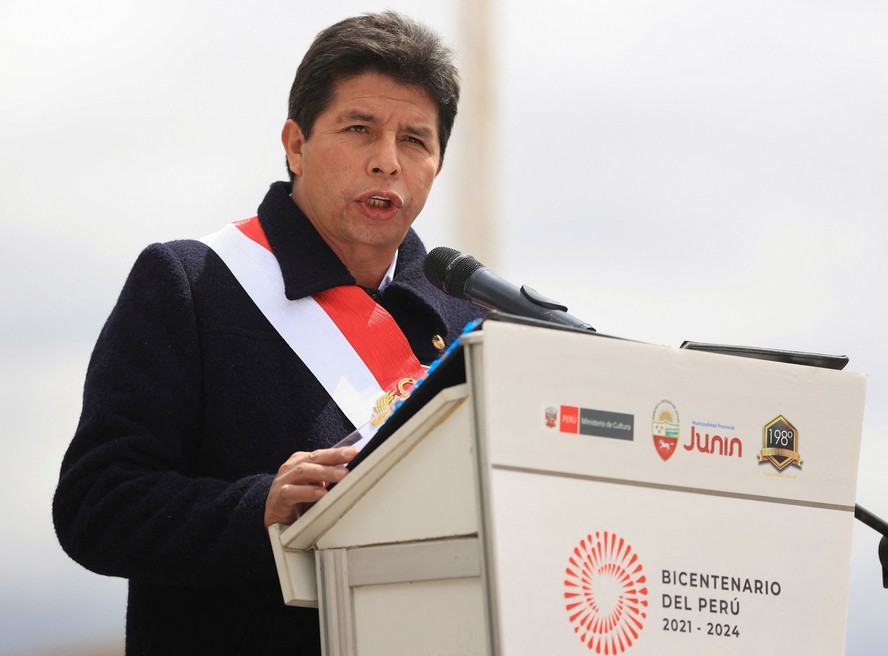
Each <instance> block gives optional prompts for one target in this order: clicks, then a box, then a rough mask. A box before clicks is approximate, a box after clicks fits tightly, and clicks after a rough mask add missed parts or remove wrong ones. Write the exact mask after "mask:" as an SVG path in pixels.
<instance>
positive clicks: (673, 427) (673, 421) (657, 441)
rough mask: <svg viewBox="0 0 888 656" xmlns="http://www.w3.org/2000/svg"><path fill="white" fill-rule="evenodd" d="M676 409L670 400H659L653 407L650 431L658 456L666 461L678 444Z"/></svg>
mask: <svg viewBox="0 0 888 656" xmlns="http://www.w3.org/2000/svg"><path fill="white" fill-rule="evenodd" d="M678 429H679V425H678V410H676V409H675V406H674V405H673V404H672V403H671V402H670V401H665V400H664V401H660V402H659V403H658V404H657V407H656V408H654V417H653V421H652V432H653V436H654V448H656V449H657V453H658V454H660V457H661V458H662V459H663V460H664V461H666V460H669V458H671V457H672V454H673V453H675V447H676V445H677V444H678Z"/></svg>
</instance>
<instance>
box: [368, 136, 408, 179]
mask: <svg viewBox="0 0 888 656" xmlns="http://www.w3.org/2000/svg"><path fill="white" fill-rule="evenodd" d="M368 168H369V169H370V173H371V174H372V175H379V174H380V173H381V174H383V175H396V174H398V173H399V172H400V171H401V163H400V160H399V158H398V143H397V140H396V139H395V138H394V137H388V136H386V137H382V138H380V139H378V140H377V141H376V143H374V144H373V150H372V152H371V154H370V160H369V162H368Z"/></svg>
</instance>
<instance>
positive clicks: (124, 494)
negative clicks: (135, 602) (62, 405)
mask: <svg viewBox="0 0 888 656" xmlns="http://www.w3.org/2000/svg"><path fill="white" fill-rule="evenodd" d="M202 416H203V406H202V373H201V354H200V340H199V326H198V319H197V317H196V315H195V311H194V303H193V298H192V288H191V283H190V281H189V276H188V275H186V269H185V266H184V265H183V263H182V260H181V259H180V258H179V257H178V256H177V255H176V254H175V252H174V249H172V248H171V247H170V246H168V245H160V244H155V245H153V246H149V247H148V248H147V249H145V251H143V253H142V254H141V255H140V257H139V258H138V260H137V262H136V264H135V265H134V267H133V270H132V272H131V273H130V275H129V277H128V279H127V281H126V283H125V285H124V288H123V291H122V292H121V295H120V298H119V300H118V302H117V305H116V306H115V308H114V310H113V311H112V313H111V315H110V317H109V319H108V321H107V323H106V324H105V326H104V328H103V330H102V333H101V335H100V336H99V339H98V342H97V344H96V347H95V350H94V352H93V355H92V358H91V361H90V365H89V368H88V371H87V377H86V382H85V385H84V398H83V412H82V415H81V418H80V423H79V425H78V427H77V431H76V433H75V435H74V438H73V440H72V442H71V445H70V446H69V448H68V451H67V453H66V455H65V457H64V460H63V462H62V468H61V475H60V478H59V484H58V487H57V489H56V493H55V498H54V501H53V520H54V522H55V527H56V532H57V534H58V537H59V541H60V542H61V544H62V547H63V548H64V549H65V551H66V552H67V553H68V554H69V555H70V556H71V557H72V558H73V559H74V560H76V561H78V562H79V563H80V564H82V565H83V566H85V567H87V568H88V569H91V570H93V571H95V572H98V573H100V574H106V575H112V576H122V577H126V578H130V579H139V580H144V581H148V582H151V583H155V584H162V585H176V586H184V587H213V586H221V585H233V584H235V585H236V584H244V583H252V582H257V581H259V580H267V579H271V578H274V577H275V576H276V575H275V570H274V561H273V556H272V553H271V547H270V542H269V539H268V535H267V533H266V531H265V528H264V525H263V513H264V507H265V498H266V496H267V494H268V490H269V487H270V485H271V481H272V478H273V477H272V475H270V474H257V475H255V476H249V477H246V478H243V479H241V480H236V481H223V480H218V479H214V478H208V477H201V476H197V475H195V474H194V473H193V472H194V470H195V459H196V457H197V454H198V450H199V448H200V442H201V440H202V439H205V437H204V436H203V431H202Z"/></svg>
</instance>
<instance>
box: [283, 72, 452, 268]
mask: <svg viewBox="0 0 888 656" xmlns="http://www.w3.org/2000/svg"><path fill="white" fill-rule="evenodd" d="M283 141H284V146H285V148H286V149H287V160H288V162H289V165H290V170H292V171H293V173H294V174H295V175H296V182H295V183H294V185H293V200H295V201H296V204H297V205H298V206H299V208H300V209H301V210H302V211H303V212H304V213H305V215H306V216H307V217H308V218H309V220H310V221H311V222H312V224H313V225H314V226H315V228H316V229H317V230H318V232H319V233H320V234H321V236H322V237H323V238H324V240H325V241H326V242H327V243H328V244H329V245H330V247H331V248H332V249H333V251H334V252H335V253H336V254H337V255H339V257H340V259H342V260H343V262H345V264H346V265H347V266H349V265H351V264H352V263H353V262H354V261H355V258H358V259H359V260H360V258H366V257H368V256H370V257H383V256H385V255H386V254H388V255H387V256H388V257H389V259H390V258H391V255H393V254H394V251H395V249H397V247H398V246H399V245H400V243H401V241H402V240H403V239H404V235H405V234H406V233H407V229H408V228H409V227H410V225H411V224H412V223H413V220H414V219H415V218H416V216H417V215H418V214H419V212H420V210H422V208H423V205H425V201H426V198H427V197H428V194H429V191H430V189H431V187H432V182H433V181H434V180H435V176H436V175H437V174H438V171H439V169H440V164H439V159H440V145H439V143H438V107H437V105H436V104H435V103H434V102H433V101H432V99H431V98H430V97H429V96H428V95H427V94H426V93H425V92H424V91H423V90H421V89H419V88H418V87H413V86H408V85H403V84H400V83H398V82H395V81H394V80H393V79H392V78H390V77H388V76H386V75H380V74H377V73H364V74H361V75H358V76H355V77H350V78H346V79H343V80H340V81H339V82H338V83H337V84H336V86H335V88H334V94H333V99H332V100H331V102H330V104H329V105H328V106H327V108H326V109H325V110H324V111H323V112H322V113H321V114H320V115H319V116H318V117H317V119H316V120H315V124H314V126H313V128H312V132H311V137H310V138H308V139H305V138H304V135H303V133H302V130H301V129H300V127H299V126H298V125H297V124H296V123H294V122H293V121H287V124H286V125H285V126H284V133H283Z"/></svg>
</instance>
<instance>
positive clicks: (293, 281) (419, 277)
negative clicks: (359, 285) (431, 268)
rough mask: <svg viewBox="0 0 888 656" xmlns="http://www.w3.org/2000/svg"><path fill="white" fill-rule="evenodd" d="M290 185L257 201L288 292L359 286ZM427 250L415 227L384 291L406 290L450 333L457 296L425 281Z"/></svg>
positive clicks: (278, 185) (299, 294)
mask: <svg viewBox="0 0 888 656" xmlns="http://www.w3.org/2000/svg"><path fill="white" fill-rule="evenodd" d="M290 190H291V185H290V183H288V182H275V183H273V184H272V185H271V188H270V189H269V190H268V193H267V194H266V196H265V199H264V200H263V201H262V204H261V205H259V222H260V223H261V224H262V229H263V230H264V231H265V235H266V237H267V238H268V243H269V245H270V246H271V250H272V252H273V253H274V255H275V257H276V258H277V261H278V264H279V265H280V267H281V273H282V275H283V278H284V291H285V294H286V296H287V298H288V299H290V300H291V301H293V300H297V299H300V298H304V297H306V296H311V295H312V294H317V293H319V292H322V291H324V290H326V289H331V288H333V287H339V286H341V285H354V284H356V282H355V279H354V277H353V276H352V275H351V273H349V271H348V269H347V268H346V266H345V264H343V263H342V261H341V260H340V259H339V257H337V255H336V254H335V253H334V252H333V250H332V249H331V248H330V247H329V246H328V245H327V242H325V241H324V239H323V238H322V237H321V236H320V235H319V234H318V232H317V230H315V228H314V226H313V225H312V224H311V222H310V221H309V220H308V218H307V217H306V216H305V215H304V214H303V213H302V211H301V210H300V209H299V207H298V206H297V205H296V203H294V202H293V199H292V198H290ZM425 256H426V250H425V247H424V246H423V244H422V241H420V239H419V236H418V235H417V234H416V232H415V231H414V230H413V228H411V229H410V230H408V231H407V235H406V236H405V237H404V241H403V242H402V243H401V245H400V247H399V248H398V262H397V267H396V269H395V277H394V279H393V280H392V282H391V283H390V284H389V285H388V286H387V287H386V289H385V291H384V292H383V293H384V294H386V295H388V294H393V293H396V294H407V295H408V296H410V297H412V300H413V301H414V302H415V303H417V304H418V305H419V307H418V308H417V311H419V312H428V313H430V314H431V315H432V317H433V318H434V321H435V323H436V324H437V325H438V330H439V333H440V334H441V335H442V336H444V337H446V334H447V332H448V331H447V322H446V321H445V320H444V317H445V316H447V315H448V314H450V313H449V312H448V311H447V304H448V303H452V302H453V300H452V299H450V298H449V297H447V296H446V295H445V294H444V293H443V292H441V291H440V290H439V289H437V288H436V287H435V286H434V285H432V284H431V283H430V282H429V281H428V280H426V278H425V275H424V274H423V271H422V267H423V262H424V261H425Z"/></svg>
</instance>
